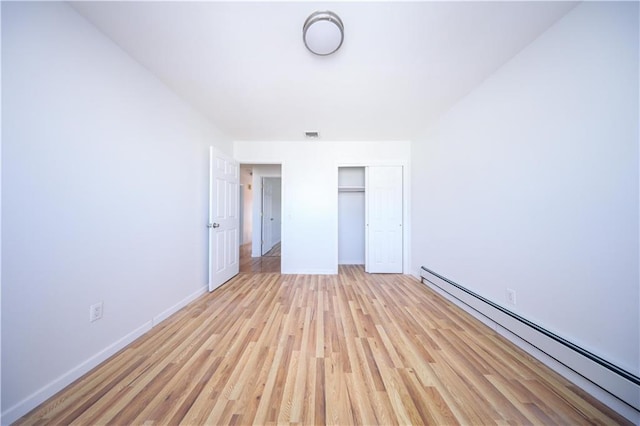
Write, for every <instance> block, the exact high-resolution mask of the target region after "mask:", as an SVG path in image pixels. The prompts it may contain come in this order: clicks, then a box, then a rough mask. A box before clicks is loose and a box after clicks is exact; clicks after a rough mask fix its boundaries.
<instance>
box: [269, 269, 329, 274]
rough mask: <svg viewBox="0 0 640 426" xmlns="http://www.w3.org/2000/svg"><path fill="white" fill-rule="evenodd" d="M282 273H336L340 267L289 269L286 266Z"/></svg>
mask: <svg viewBox="0 0 640 426" xmlns="http://www.w3.org/2000/svg"><path fill="white" fill-rule="evenodd" d="M280 273H281V274H282V275H336V274H337V273H338V269H337V268H336V269H289V270H285V269H284V268H283V269H282V271H281V272H280Z"/></svg>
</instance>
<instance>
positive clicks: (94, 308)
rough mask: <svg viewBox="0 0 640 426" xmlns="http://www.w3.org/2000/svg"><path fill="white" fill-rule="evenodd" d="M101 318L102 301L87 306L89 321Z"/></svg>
mask: <svg viewBox="0 0 640 426" xmlns="http://www.w3.org/2000/svg"><path fill="white" fill-rule="evenodd" d="M100 318H102V302H98V303H94V304H93V305H91V306H89V321H91V322H94V321H97V320H99V319H100Z"/></svg>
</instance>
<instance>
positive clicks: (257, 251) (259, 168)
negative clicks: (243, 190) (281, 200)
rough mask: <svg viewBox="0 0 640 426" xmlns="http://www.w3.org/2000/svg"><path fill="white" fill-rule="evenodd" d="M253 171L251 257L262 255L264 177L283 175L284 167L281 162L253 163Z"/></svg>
mask: <svg viewBox="0 0 640 426" xmlns="http://www.w3.org/2000/svg"><path fill="white" fill-rule="evenodd" d="M236 159H237V158H236ZM241 162H242V161H241ZM252 171H253V177H252V179H253V183H252V184H251V186H252V188H253V191H251V192H252V194H251V195H252V197H253V200H252V210H253V211H252V216H253V219H252V220H253V223H254V224H256V225H255V226H254V227H253V229H252V231H251V232H252V235H251V257H260V256H261V255H262V253H261V245H260V242H261V241H262V217H261V216H260V212H262V178H263V177H280V176H282V167H281V166H280V164H258V165H253V167H252Z"/></svg>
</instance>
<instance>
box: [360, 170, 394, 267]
mask: <svg viewBox="0 0 640 426" xmlns="http://www.w3.org/2000/svg"><path fill="white" fill-rule="evenodd" d="M366 187H367V190H366V198H367V207H366V210H367V244H366V248H367V253H366V265H365V269H366V271H367V272H370V273H402V166H371V167H368V168H367V183H366Z"/></svg>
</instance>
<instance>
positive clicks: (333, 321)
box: [19, 266, 625, 425]
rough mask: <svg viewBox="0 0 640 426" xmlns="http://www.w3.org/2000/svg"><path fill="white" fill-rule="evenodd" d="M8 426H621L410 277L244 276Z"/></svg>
mask: <svg viewBox="0 0 640 426" xmlns="http://www.w3.org/2000/svg"><path fill="white" fill-rule="evenodd" d="M19 423H20V424H41V423H50V424H72V423H73V424H86V425H89V424H105V423H110V424H148V425H151V424H158V425H171V424H187V425H198V424H212V425H213V424H216V425H217V424H279V423H296V424H339V425H347V424H368V425H373V424H383V425H391V424H438V425H449V424H459V423H462V424H473V425H479V424H483V425H484V424H507V423H508V424H572V425H573V424H591V423H593V424H617V423H619V424H624V423H625V420H624V419H623V418H621V417H620V416H618V415H617V414H616V413H614V412H612V411H611V410H609V409H608V408H606V407H604V406H603V405H601V404H600V403H598V402H597V401H595V400H594V399H593V398H591V397H589V396H588V395H586V394H585V393H584V392H582V391H581V390H580V389H578V388H576V387H575V386H573V385H572V384H570V383H569V382H567V381H566V380H564V379H562V378H561V377H559V376H558V375H556V374H555V373H553V372H551V371H550V370H549V369H547V368H546V367H544V366H542V365H541V364H540V363H539V362H537V361H535V360H534V359H532V358H531V357H529V356H528V355H526V354H525V353H524V352H522V351H521V350H519V349H518V348H516V347H514V346H513V345H512V344H510V343H509V342H507V341H506V340H504V339H503V338H501V337H500V336H498V335H497V334H495V333H494V332H493V331H491V330H490V329H489V328H487V327H485V326H484V325H482V324H481V323H479V322H478V321H477V320H475V319H474V318H472V317H470V316H469V315H467V314H466V313H464V312H462V311H460V310H459V309H458V308H457V307H455V306H453V305H452V304H450V303H449V302H447V301H446V300H444V299H443V298H442V297H441V296H439V295H438V294H436V293H435V292H433V291H431V290H430V289H429V288H428V287H426V286H425V285H423V284H421V283H420V282H419V281H418V280H416V279H414V278H412V277H409V276H402V275H368V274H365V273H364V271H363V270H362V268H361V267H356V266H347V267H341V268H340V273H339V275H337V276H317V275H316V276H310V275H280V274H275V273H263V274H251V273H242V274H240V275H238V276H237V277H236V278H234V279H233V280H232V281H230V282H229V283H227V284H225V285H224V286H222V287H220V288H219V289H217V290H216V291H214V292H213V293H210V294H207V295H205V296H203V297H201V298H200V299H198V300H197V301H195V302H193V303H192V304H190V305H189V306H188V307H186V308H185V309H183V310H181V311H180V312H178V313H177V314H175V315H174V316H172V317H171V318H169V319H168V320H166V321H165V322H163V323H161V324H160V325H158V326H157V327H156V328H154V329H153V330H152V331H150V332H149V333H148V334H146V335H145V336H143V337H142V338H140V339H139V340H137V341H136V342H134V343H133V344H131V345H129V346H128V347H127V348H125V349H123V350H122V351H120V352H119V353H118V354H116V355H115V356H113V357H112V358H111V359H110V360H108V361H107V362H106V363H104V364H102V365H100V366H99V367H97V368H95V369H94V370H93V371H91V372H90V373H89V374H87V375H85V376H84V377H82V378H81V379H79V380H78V381H77V382H75V383H74V384H72V385H71V386H69V387H68V388H67V389H65V390H64V391H62V392H61V393H59V394H58V395H56V396H54V397H53V398H51V399H50V400H49V401H47V402H45V403H44V404H42V405H41V406H40V407H38V408H37V409H35V410H34V411H32V412H31V413H30V414H29V415H27V416H26V417H24V418H23V419H21V421H20V422H19Z"/></svg>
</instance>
